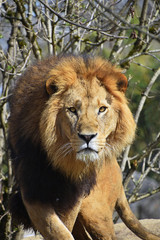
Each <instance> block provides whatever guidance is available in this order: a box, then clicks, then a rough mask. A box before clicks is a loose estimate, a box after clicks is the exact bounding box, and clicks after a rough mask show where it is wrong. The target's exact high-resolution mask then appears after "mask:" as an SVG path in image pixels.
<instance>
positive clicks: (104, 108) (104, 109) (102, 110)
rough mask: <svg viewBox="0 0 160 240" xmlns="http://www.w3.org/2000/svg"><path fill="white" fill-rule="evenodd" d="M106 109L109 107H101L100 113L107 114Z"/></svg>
mask: <svg viewBox="0 0 160 240" xmlns="http://www.w3.org/2000/svg"><path fill="white" fill-rule="evenodd" d="M106 109H107V107H105V106H102V107H100V108H99V113H103V112H105V111H106Z"/></svg>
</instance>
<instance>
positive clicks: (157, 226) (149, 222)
mask: <svg viewBox="0 0 160 240" xmlns="http://www.w3.org/2000/svg"><path fill="white" fill-rule="evenodd" d="M140 222H141V223H142V225H143V226H144V227H146V228H148V229H149V230H150V231H152V232H153V233H155V234H156V235H160V219H144V220H140ZM114 227H115V232H116V236H117V240H139V239H140V238H138V237H137V236H136V235H135V234H134V233H132V232H131V231H130V230H129V229H128V228H127V227H126V225H125V224H124V223H117V224H115V225H114Z"/></svg>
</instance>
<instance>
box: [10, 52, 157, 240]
mask: <svg viewBox="0 0 160 240" xmlns="http://www.w3.org/2000/svg"><path fill="white" fill-rule="evenodd" d="M127 85H128V81H127V78H126V76H125V75H124V74H123V73H122V71H121V70H120V69H118V68H116V67H115V66H112V64H111V63H109V62H108V61H106V60H104V59H102V58H100V57H87V56H85V57H84V56H74V55H70V56H58V57H50V58H48V59H45V60H42V61H40V62H38V63H37V64H35V65H33V66H31V67H30V68H29V69H28V70H27V71H26V72H25V73H24V75H23V76H22V77H21V78H20V79H19V81H18V83H17V84H16V87H15V89H14V90H13V94H12V96H11V99H10V110H11V114H10V119H9V146H10V152H11V158H12V159H13V169H14V176H15V191H14V193H13V196H12V197H11V202H10V211H11V214H12V216H13V219H14V222H15V223H16V224H23V225H24V227H25V228H30V227H32V228H33V229H35V230H38V231H39V232H40V233H41V234H42V236H43V237H44V239H45V240H73V239H76V240H87V239H96V240H109V239H112V240H113V239H116V236H115V233H114V226H113V221H112V215H113V211H114V209H116V210H117V212H118V213H119V215H120V217H121V218H122V220H123V221H124V223H125V224H126V225H127V226H128V227H129V228H130V229H131V230H132V231H133V232H134V233H135V234H136V235H137V236H139V237H140V238H141V239H145V240H158V239H160V238H159V237H158V236H155V235H153V234H152V233H150V232H149V231H148V230H147V229H145V228H144V227H143V226H142V225H141V224H140V223H139V221H138V219H137V218H136V217H135V216H134V214H133V213H132V212H131V210H130V207H129V205H128V203H127V199H126V196H125V193H124V189H123V186H122V174H121V170H120V167H119V165H118V163H117V160H116V159H117V156H119V154H120V153H121V152H122V150H123V149H124V148H125V147H126V146H127V145H128V144H131V143H132V141H133V139H134V136H135V129H136V124H135V122H134V119H133V116H132V113H131V111H130V110H129V107H128V103H127V99H126V97H125V92H126V89H127Z"/></svg>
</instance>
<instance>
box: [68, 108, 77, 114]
mask: <svg viewBox="0 0 160 240" xmlns="http://www.w3.org/2000/svg"><path fill="white" fill-rule="evenodd" d="M68 110H69V111H70V112H71V113H74V114H76V113H77V111H76V109H75V107H70V108H68Z"/></svg>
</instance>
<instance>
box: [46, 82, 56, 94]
mask: <svg viewBox="0 0 160 240" xmlns="http://www.w3.org/2000/svg"><path fill="white" fill-rule="evenodd" d="M46 90H47V92H48V94H49V95H51V94H54V93H56V92H58V87H57V86H56V84H55V82H54V81H53V79H48V80H47V82H46Z"/></svg>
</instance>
